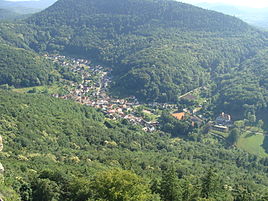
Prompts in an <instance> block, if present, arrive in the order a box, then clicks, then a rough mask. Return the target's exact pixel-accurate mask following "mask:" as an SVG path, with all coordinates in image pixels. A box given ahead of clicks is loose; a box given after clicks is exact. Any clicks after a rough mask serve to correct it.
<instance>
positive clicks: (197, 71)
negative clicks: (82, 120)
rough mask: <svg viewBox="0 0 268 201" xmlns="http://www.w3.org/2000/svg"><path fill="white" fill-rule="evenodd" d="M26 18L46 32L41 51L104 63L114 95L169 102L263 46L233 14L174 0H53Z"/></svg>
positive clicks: (262, 42) (206, 81) (261, 41)
mask: <svg viewBox="0 0 268 201" xmlns="http://www.w3.org/2000/svg"><path fill="white" fill-rule="evenodd" d="M27 21H28V23H29V24H31V25H35V26H37V27H38V28H40V29H41V30H43V31H44V32H46V33H47V32H48V33H49V37H46V39H45V40H43V41H42V40H39V42H41V43H42V45H43V47H45V49H46V50H48V51H52V50H58V51H61V52H65V53H69V54H75V55H83V56H85V57H89V58H91V59H95V60H97V61H99V62H104V63H106V64H107V65H109V66H111V67H112V68H113V75H114V80H115V83H114V86H113V92H114V94H119V95H135V96H137V97H138V98H139V99H140V100H143V101H159V102H166V101H171V102H175V101H177V99H178V95H180V94H183V93H185V92H187V91H189V90H191V89H194V88H196V87H198V86H202V85H207V84H208V83H209V82H210V81H209V80H210V78H211V76H212V79H214V78H215V76H217V74H222V73H223V72H226V71H231V70H230V68H231V67H233V66H236V65H239V63H240V62H241V61H243V60H245V59H246V58H248V57H251V56H253V55H255V54H256V52H257V51H258V49H259V48H262V47H264V46H265V45H266V44H265V41H264V40H263V37H262V33H259V32H258V31H257V30H254V29H253V28H251V27H250V26H249V25H247V24H246V23H244V22H242V21H241V20H239V19H237V18H234V17H231V16H227V15H223V14H220V13H217V12H214V11H208V10H204V9H201V8H198V7H194V6H191V5H188V4H183V3H179V2H175V1H164V0H161V1H151V0H127V1H125V0H124V1H123V0H112V1H108V0H101V1H97V0H90V1H86V0H80V1H79V3H77V2H76V1H73V0H60V1H57V2H56V3H55V4H54V5H53V6H51V7H49V8H48V9H46V10H45V11H43V12H41V13H38V14H36V15H34V16H33V17H30V18H29V19H28V20H27ZM223 67H224V68H225V69H224V70H223V69H222V68H223ZM212 72H213V74H212ZM211 74H212V75H211ZM215 74H216V75H215Z"/></svg>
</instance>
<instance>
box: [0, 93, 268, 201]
mask: <svg viewBox="0 0 268 201" xmlns="http://www.w3.org/2000/svg"><path fill="white" fill-rule="evenodd" d="M0 102H1V106H0V113H1V115H0V122H1V123H0V135H2V136H3V138H4V144H5V147H4V152H3V153H1V154H0V160H1V162H2V163H3V164H4V166H5V169H6V173H5V177H6V181H8V184H12V186H13V188H14V189H15V190H16V191H17V192H18V193H19V194H20V195H21V197H22V199H23V200H28V199H29V197H31V198H34V199H35V200H37V199H39V200H53V199H54V200H66V201H83V200H85V201H86V200H88V199H89V198H91V199H93V200H94V199H95V198H96V199H97V198H98V199H100V198H103V199H105V198H106V197H105V198H104V197H103V196H104V195H107V193H103V194H100V191H98V190H97V186H99V187H100V188H102V189H108V188H109V186H110V187H111V189H114V188H112V186H114V187H115V188H116V189H117V190H116V191H121V190H122V188H123V187H122V188H120V187H119V186H122V185H123V184H126V185H127V184H128V182H132V181H137V183H136V184H137V185H138V186H139V185H145V186H146V185H147V183H149V181H150V180H152V179H155V180H156V181H159V182H155V185H154V187H153V188H152V191H153V192H154V193H156V194H155V195H152V194H151V195H150V196H152V199H151V200H154V199H155V200H159V195H161V196H162V197H163V198H164V197H166V198H168V197H169V196H171V195H170V194H173V195H175V194H176V196H179V197H180V198H182V197H183V198H184V199H185V200H187V199H188V200H191V199H192V198H193V199H194V198H201V197H203V195H204V197H205V196H206V194H207V193H206V192H205V191H206V190H208V191H210V192H211V191H214V190H215V191H216V192H215V194H214V193H213V194H209V193H208V195H209V196H212V198H215V197H218V198H219V199H218V200H225V199H223V198H225V197H226V200H228V199H227V198H229V197H230V196H241V195H242V194H241V193H240V191H239V192H238V193H237V194H235V193H233V192H230V191H228V190H226V189H225V188H223V187H222V186H223V185H224V184H226V185H227V187H228V188H227V189H229V188H233V189H235V190H237V191H238V187H236V185H237V186H245V188H248V189H250V192H252V191H254V192H255V194H254V195H256V196H257V195H258V196H259V197H261V196H262V195H264V192H265V191H267V186H268V183H267V181H268V180H267V175H266V171H267V166H265V165H266V163H267V162H266V161H265V160H264V159H262V160H260V159H259V158H258V157H256V156H253V155H249V154H247V153H245V152H242V151H239V150H235V149H229V150H228V149H225V148H224V147H222V146H221V145H220V144H209V143H208V144H206V143H202V142H187V141H184V140H178V141H176V140H175V139H173V138H170V137H169V136H168V135H167V134H164V133H161V132H156V133H150V134H148V133H144V132H143V131H141V130H139V128H136V129H135V130H133V129H131V125H123V124H121V123H119V122H113V123H112V124H109V125H112V126H109V129H108V128H107V127H106V125H108V124H107V121H106V123H105V119H104V117H103V115H102V114H101V113H99V112H97V111H95V109H92V108H90V107H85V106H82V105H79V104H76V103H73V102H70V101H64V100H58V99H55V98H51V97H46V96H43V95H29V94H28V95H24V94H17V93H12V92H7V91H0ZM128 126H129V127H128ZM167 162H170V163H173V164H174V169H168V170H167V171H165V172H164V173H163V178H162V179H163V180H162V181H161V171H160V170H161V168H163V167H166V163H167ZM212 164H213V167H214V168H215V170H216V171H217V176H216V177H212V180H211V181H212V184H210V180H209V179H207V178H210V177H208V176H207V173H205V172H206V170H207V169H208V167H209V166H211V165H212ZM113 168H123V169H131V170H133V171H134V172H135V173H136V174H138V175H140V176H141V177H142V178H144V180H142V179H141V178H140V177H137V176H135V175H133V173H130V172H124V171H123V172H122V171H121V170H120V171H110V170H109V169H113ZM100 170H107V172H106V173H103V172H101V173H100V174H99V176H98V172H99V171H100ZM106 174H107V175H110V176H111V180H110V179H107V178H108V176H105V177H103V175H106ZM118 174H119V175H118ZM93 175H97V176H96V177H93ZM128 175H129V176H130V177H131V178H132V176H133V179H134V180H132V179H130V181H129V179H128V178H129V177H128ZM213 175H214V173H213ZM226 175H228V178H226ZM120 176H122V178H121V179H120V181H121V182H123V184H122V185H121V184H120V185H119V186H116V184H115V183H113V181H115V180H116V178H120ZM135 178H136V179H137V180H135ZM178 178H180V179H178ZM219 178H222V179H223V180H224V181H221V179H219ZM201 180H202V181H203V191H204V192H203V195H202V194H200V193H201V189H200V188H199V186H202V185H201V183H200V182H199V181H201ZM214 181H215V182H216V183H215V184H214V183H213V182H214ZM94 182H96V183H94ZM109 182H112V183H109ZM169 182H170V183H169ZM177 182H179V183H177ZM248 183H250V185H249V184H248ZM205 185H210V187H211V186H212V187H211V188H210V187H209V188H208V187H205ZM131 186H132V183H131ZM174 186H175V187H176V188H178V189H177V190H178V191H176V190H175V189H176V188H175V187H174ZM193 186H194V187H193ZM41 187H42V188H41ZM117 187H118V188H117ZM173 187H174V188H173ZM214 188H216V189H214ZM120 189H121V190H120ZM123 189H124V188H123ZM126 189H128V190H131V189H132V188H128V187H127V188H126ZM138 189H140V187H138ZM142 189H147V187H146V188H145V187H144V188H143V187H142ZM224 189H225V190H224ZM147 190H148V189H147ZM147 190H145V191H146V192H148V193H149V194H150V191H149V190H148V191H147ZM122 191H124V192H126V194H125V195H127V194H128V193H129V192H128V191H125V190H122ZM138 191H139V190H138ZM237 191H235V192H237ZM109 192H110V191H109ZM135 192H136V190H135ZM139 192H143V191H139ZM146 192H144V193H145V194H146V195H149V194H147V193H146ZM241 192H242V191H241ZM144 193H142V194H144ZM230 193H231V194H232V195H231V194H230ZM158 194H159V195H158ZM120 195H122V196H123V194H120ZM173 195H172V196H173ZM201 195H202V196H201ZM227 195H228V196H229V197H228V196H227ZM111 196H114V194H113V195H111ZM150 196H149V197H150ZM106 199H107V198H106ZM229 200H232V199H229Z"/></svg>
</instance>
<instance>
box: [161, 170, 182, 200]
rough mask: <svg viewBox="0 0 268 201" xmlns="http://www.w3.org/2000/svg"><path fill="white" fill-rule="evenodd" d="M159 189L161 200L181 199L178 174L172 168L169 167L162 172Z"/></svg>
mask: <svg viewBox="0 0 268 201" xmlns="http://www.w3.org/2000/svg"><path fill="white" fill-rule="evenodd" d="M160 189H161V190H160V195H161V198H162V200H163V201H169V200H174V201H179V200H181V199H180V198H181V192H180V190H181V187H180V186H179V180H178V176H177V174H176V172H175V169H174V168H169V169H167V170H166V171H164V172H163V175H162V181H161V184H160Z"/></svg>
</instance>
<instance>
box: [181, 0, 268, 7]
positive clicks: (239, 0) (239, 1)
mask: <svg viewBox="0 0 268 201" xmlns="http://www.w3.org/2000/svg"><path fill="white" fill-rule="evenodd" d="M178 1H180V2H184V3H189V4H199V3H221V4H226V5H233V6H243V7H249V8H268V1H267V0H255V1H251V0H236V1H233V0H178Z"/></svg>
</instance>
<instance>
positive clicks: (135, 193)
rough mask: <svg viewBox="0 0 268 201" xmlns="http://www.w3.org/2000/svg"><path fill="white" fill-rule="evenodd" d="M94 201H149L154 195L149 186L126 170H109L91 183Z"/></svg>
mask: <svg viewBox="0 0 268 201" xmlns="http://www.w3.org/2000/svg"><path fill="white" fill-rule="evenodd" d="M91 189H92V191H93V198H92V200H107V201H108V200H109V201H137V200H139V201H149V200H152V199H153V195H152V194H151V191H150V189H149V186H148V184H146V182H145V181H144V180H143V179H142V178H141V177H139V176H137V175H136V174H134V173H133V172H131V171H126V170H118V169H115V170H109V171H104V172H101V173H99V174H98V175H97V176H95V178H94V179H93V181H92V183H91Z"/></svg>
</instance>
